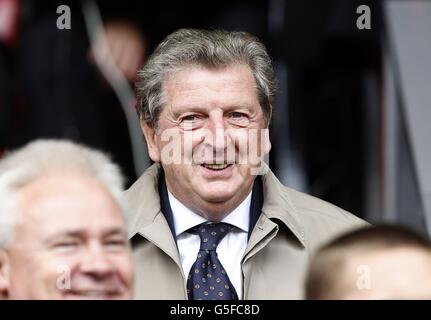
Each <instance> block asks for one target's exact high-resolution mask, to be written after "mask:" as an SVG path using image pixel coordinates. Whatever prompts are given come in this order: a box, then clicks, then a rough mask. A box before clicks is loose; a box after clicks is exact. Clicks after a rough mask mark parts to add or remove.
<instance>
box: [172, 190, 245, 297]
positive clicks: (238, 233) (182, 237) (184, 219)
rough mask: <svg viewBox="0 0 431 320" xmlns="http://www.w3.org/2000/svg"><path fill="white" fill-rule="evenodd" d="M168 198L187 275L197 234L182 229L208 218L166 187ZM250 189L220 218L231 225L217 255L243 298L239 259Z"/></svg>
mask: <svg viewBox="0 0 431 320" xmlns="http://www.w3.org/2000/svg"><path fill="white" fill-rule="evenodd" d="M168 196H169V202H170V205H171V209H172V214H173V218H174V226H175V233H176V240H177V244H178V250H179V253H180V259H181V265H182V267H183V273H184V276H185V277H186V278H187V276H188V274H189V272H190V269H191V267H192V266H193V264H194V263H195V261H196V257H197V254H198V252H199V248H200V238H199V235H197V234H192V233H188V232H185V231H187V230H189V229H190V228H193V227H194V226H197V225H199V224H201V223H204V222H206V221H207V220H206V219H205V218H204V217H202V216H200V215H198V214H196V213H194V212H193V211H191V210H190V209H188V208H187V207H185V206H184V205H183V204H182V203H181V202H179V201H178V200H177V199H176V198H175V197H174V196H173V195H172V194H171V193H170V192H169V190H168ZM250 204H251V192H250V194H249V195H248V196H247V198H245V200H244V201H243V202H242V203H241V204H240V205H239V206H238V207H237V208H236V209H234V210H233V211H232V212H231V213H230V214H228V215H227V216H226V217H225V218H224V219H223V220H222V222H225V223H229V224H231V225H233V226H235V227H236V228H233V229H232V231H231V232H229V233H228V234H227V235H226V236H225V237H224V238H223V239H222V240H221V241H220V243H219V245H218V247H217V250H216V252H217V256H218V258H219V260H220V262H221V264H222V265H223V267H224V269H225V270H226V273H227V275H228V276H229V279H230V281H231V283H232V285H233V286H234V287H235V290H236V293H237V295H238V299H242V281H243V279H242V271H241V259H242V256H243V255H244V251H245V249H246V247H247V241H248V228H249V221H250Z"/></svg>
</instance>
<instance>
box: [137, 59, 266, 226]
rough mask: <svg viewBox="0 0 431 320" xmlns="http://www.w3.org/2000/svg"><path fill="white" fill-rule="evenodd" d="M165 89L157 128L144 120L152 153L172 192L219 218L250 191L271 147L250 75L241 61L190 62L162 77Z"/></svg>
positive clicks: (204, 213)
mask: <svg viewBox="0 0 431 320" xmlns="http://www.w3.org/2000/svg"><path fill="white" fill-rule="evenodd" d="M164 94H165V99H166V100H165V101H166V104H165V106H164V109H163V111H162V112H161V115H160V119H159V122H158V128H157V130H155V131H154V130H153V129H152V128H149V127H148V126H147V125H146V124H145V123H144V124H143V129H144V133H145V136H146V138H147V142H148V145H149V153H150V156H151V158H152V159H153V160H154V161H156V162H161V164H162V166H163V169H164V172H165V176H166V181H167V185H168V188H169V190H170V191H171V192H172V193H173V195H174V196H175V197H177V198H178V199H179V200H180V201H181V202H183V203H184V204H185V205H186V206H188V207H189V208H190V209H192V210H194V211H195V212H197V213H199V214H201V215H203V216H206V215H207V214H210V215H212V216H211V220H214V217H217V218H220V220H221V219H222V218H223V215H226V214H228V213H229V212H226V210H227V211H229V210H233V209H234V208H235V207H236V206H237V205H239V204H240V203H241V202H242V200H243V199H244V198H245V197H246V196H247V194H248V193H249V192H250V191H251V188H252V185H253V181H254V179H255V177H256V171H257V170H254V171H253V169H256V167H259V166H260V165H261V162H260V160H261V156H262V155H263V154H264V153H267V152H268V151H269V149H270V143H269V140H268V138H267V137H265V139H261V134H263V133H264V132H265V131H264V130H261V129H264V128H265V122H264V117H263V113H262V109H261V107H260V104H259V101H258V99H257V93H256V84H255V81H254V77H253V75H252V73H251V71H250V69H249V67H247V66H244V65H236V66H227V67H225V68H219V69H207V68H203V67H189V68H184V69H182V70H180V71H177V72H175V73H173V74H172V75H171V76H170V77H169V78H168V79H167V80H166V81H165V83H164ZM170 139H171V140H170ZM177 147H181V148H177ZM174 149H175V150H174ZM253 152H254V154H253ZM253 155H254V156H255V157H254V158H253V159H251V158H252V156H253ZM257 158H258V160H259V161H257ZM214 164H218V165H214ZM206 217H207V218H209V217H208V216H206Z"/></svg>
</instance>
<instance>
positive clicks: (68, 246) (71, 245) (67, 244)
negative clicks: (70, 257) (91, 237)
mask: <svg viewBox="0 0 431 320" xmlns="http://www.w3.org/2000/svg"><path fill="white" fill-rule="evenodd" d="M78 246H79V243H78V242H77V241H64V242H58V243H55V244H54V246H53V247H54V249H57V250H73V249H75V248H77V247H78Z"/></svg>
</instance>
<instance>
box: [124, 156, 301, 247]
mask: <svg viewBox="0 0 431 320" xmlns="http://www.w3.org/2000/svg"><path fill="white" fill-rule="evenodd" d="M262 170H264V172H265V174H263V175H261V179H262V192H263V199H264V201H263V206H262V214H263V215H265V216H266V217H267V218H269V219H270V220H274V219H276V220H278V221H280V222H282V223H283V224H284V225H285V226H286V227H287V228H288V229H289V230H290V231H291V232H292V233H293V235H294V236H295V237H296V238H297V239H298V241H299V242H300V243H301V244H302V245H303V246H304V247H305V233H304V227H303V225H302V224H301V221H300V220H299V217H298V210H297V208H296V206H295V205H294V203H293V202H292V200H291V199H290V197H289V194H288V189H287V188H286V187H285V186H283V185H282V184H281V183H280V181H279V180H278V179H277V178H276V177H275V175H274V174H273V173H272V171H271V170H270V169H269V168H268V167H267V166H266V165H265V166H264V167H263V168H262ZM160 173H161V168H160V165H159V164H153V165H152V166H151V167H149V168H148V169H147V170H146V171H145V172H144V174H143V175H142V176H141V177H140V178H139V179H138V180H137V181H136V182H135V183H134V184H133V185H132V186H131V187H130V189H129V190H127V191H126V197H127V199H128V201H129V206H130V209H131V210H132V212H133V213H135V215H134V218H133V219H132V222H131V224H130V225H129V238H133V237H134V236H135V235H136V234H138V233H139V234H141V235H143V234H145V233H147V232H148V231H151V232H150V233H151V235H152V236H155V237H157V238H159V237H162V238H163V239H158V240H162V242H164V243H166V245H168V246H170V247H172V244H174V247H176V244H175V240H174V238H173V235H172V231H171V227H170V224H169V222H168V220H167V219H166V217H165V216H164V214H163V213H162V210H161V202H160V196H159V187H160V186H159V180H160V179H159V176H160ZM255 186H256V184H255ZM252 207H253V203H252ZM253 216H255V215H253ZM250 220H253V222H252V221H250V223H251V224H252V223H253V224H255V223H256V221H257V220H258V216H257V215H256V216H255V217H252V218H251V219H250ZM156 225H157V228H161V229H160V230H159V233H160V234H158V232H155V230H153V228H154V227H155V226H156ZM250 230H252V228H251V229H250ZM161 234H164V235H163V236H162V235H161Z"/></svg>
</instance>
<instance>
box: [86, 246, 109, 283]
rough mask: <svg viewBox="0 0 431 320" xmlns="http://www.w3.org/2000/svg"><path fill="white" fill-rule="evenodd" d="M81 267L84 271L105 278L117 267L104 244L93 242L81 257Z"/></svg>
mask: <svg viewBox="0 0 431 320" xmlns="http://www.w3.org/2000/svg"><path fill="white" fill-rule="evenodd" d="M80 269H81V271H82V272H83V273H85V274H88V275H92V276H94V277H98V278H103V277H106V276H110V275H112V274H113V273H114V271H115V268H114V265H113V264H112V262H111V261H110V259H109V256H108V253H107V252H106V250H105V249H104V247H103V245H102V244H91V245H90V246H89V247H88V248H87V250H86V252H85V253H83V256H82V257H81V263H80Z"/></svg>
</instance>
